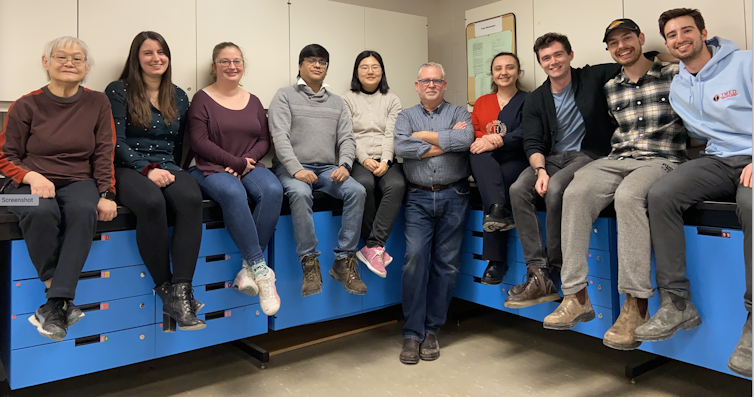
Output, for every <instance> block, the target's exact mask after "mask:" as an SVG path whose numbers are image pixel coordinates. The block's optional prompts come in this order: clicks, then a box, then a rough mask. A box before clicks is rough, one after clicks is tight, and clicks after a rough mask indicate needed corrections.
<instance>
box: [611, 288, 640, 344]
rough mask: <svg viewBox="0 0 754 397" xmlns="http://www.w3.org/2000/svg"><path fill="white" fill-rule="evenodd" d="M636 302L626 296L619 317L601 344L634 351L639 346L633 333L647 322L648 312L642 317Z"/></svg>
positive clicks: (631, 297) (629, 296)
mask: <svg viewBox="0 0 754 397" xmlns="http://www.w3.org/2000/svg"><path fill="white" fill-rule="evenodd" d="M637 302H638V300H637V299H636V298H634V297H633V296H631V295H626V301H625V302H623V308H622V309H620V316H618V319H617V320H616V321H615V324H613V326H612V327H610V329H609V330H607V332H605V336H604V338H603V339H602V343H603V344H604V345H605V346H607V347H611V348H613V349H616V350H634V349H636V348H637V347H639V346H640V345H641V342H639V341H637V340H636V335H634V332H635V331H636V328H637V327H638V326H640V325H643V324H644V323H646V322H647V321H649V312H647V311H645V312H644V316H643V317H642V315H641V311H640V310H639V304H638V303H637Z"/></svg>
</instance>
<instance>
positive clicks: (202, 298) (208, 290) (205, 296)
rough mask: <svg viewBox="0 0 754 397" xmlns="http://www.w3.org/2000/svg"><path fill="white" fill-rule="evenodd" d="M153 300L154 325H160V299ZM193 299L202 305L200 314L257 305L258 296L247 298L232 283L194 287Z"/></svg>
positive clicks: (247, 296)
mask: <svg viewBox="0 0 754 397" xmlns="http://www.w3.org/2000/svg"><path fill="white" fill-rule="evenodd" d="M155 299H156V302H157V307H156V308H157V310H155V314H154V323H162V299H160V297H159V296H157V297H155ZM194 299H196V300H198V301H199V302H202V303H204V307H203V308H202V310H201V312H200V313H210V312H214V311H218V310H225V309H227V308H229V307H241V306H248V305H253V304H257V303H259V295H256V296H249V295H246V294H244V293H243V292H240V291H238V290H236V289H235V288H233V282H232V281H225V282H219V283H214V284H207V285H200V286H195V287H194ZM281 307H282V306H281ZM199 332H201V331H199Z"/></svg>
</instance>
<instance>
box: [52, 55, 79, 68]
mask: <svg viewBox="0 0 754 397" xmlns="http://www.w3.org/2000/svg"><path fill="white" fill-rule="evenodd" d="M52 59H54V60H55V62H57V63H58V64H59V65H65V64H66V63H68V62H69V61H70V62H71V63H72V64H73V66H81V65H83V64H84V63H85V62H86V58H80V57H64V56H60V55H55V56H53V57H52Z"/></svg>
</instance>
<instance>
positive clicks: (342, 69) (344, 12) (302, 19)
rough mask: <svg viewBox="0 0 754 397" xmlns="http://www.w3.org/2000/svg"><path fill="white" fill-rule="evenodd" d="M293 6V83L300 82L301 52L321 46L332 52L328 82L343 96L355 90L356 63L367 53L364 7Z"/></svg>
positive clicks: (308, 2)
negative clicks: (297, 78) (299, 62)
mask: <svg viewBox="0 0 754 397" xmlns="http://www.w3.org/2000/svg"><path fill="white" fill-rule="evenodd" d="M290 3H291V6H290V24H291V41H290V65H291V71H290V84H293V83H295V82H296V75H297V74H298V55H299V53H300V52H301V49H303V48H304V46H306V45H308V44H319V45H321V46H323V47H325V49H326V50H327V51H328V52H329V53H330V65H329V67H328V70H327V77H326V78H325V83H327V84H329V85H330V86H331V90H332V91H333V92H334V93H336V94H338V95H343V94H344V93H346V92H347V91H348V90H349V89H350V87H351V77H352V75H353V62H354V61H355V60H356V56H357V55H358V54H359V53H360V52H361V51H364V10H365V9H364V7H358V6H352V5H348V4H342V3H335V2H330V1H324V0H290Z"/></svg>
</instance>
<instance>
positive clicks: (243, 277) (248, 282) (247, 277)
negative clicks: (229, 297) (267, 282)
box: [233, 261, 259, 296]
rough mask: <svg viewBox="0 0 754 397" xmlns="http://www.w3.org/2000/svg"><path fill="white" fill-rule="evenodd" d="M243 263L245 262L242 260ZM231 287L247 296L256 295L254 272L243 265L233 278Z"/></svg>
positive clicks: (257, 287) (256, 286)
mask: <svg viewBox="0 0 754 397" xmlns="http://www.w3.org/2000/svg"><path fill="white" fill-rule="evenodd" d="M244 263H246V262H245V261H244ZM233 288H235V289H237V290H239V291H241V292H243V293H244V294H246V295H249V296H256V295H257V294H258V293H259V286H258V285H257V283H256V282H255V281H254V273H253V272H252V271H251V269H249V268H248V267H243V268H242V269H241V271H240V272H238V274H236V279H235V280H233Z"/></svg>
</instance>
